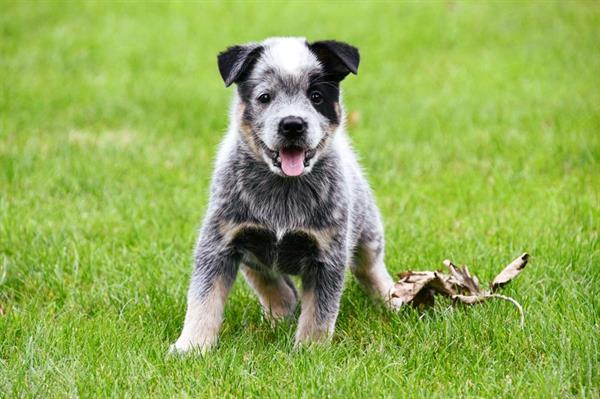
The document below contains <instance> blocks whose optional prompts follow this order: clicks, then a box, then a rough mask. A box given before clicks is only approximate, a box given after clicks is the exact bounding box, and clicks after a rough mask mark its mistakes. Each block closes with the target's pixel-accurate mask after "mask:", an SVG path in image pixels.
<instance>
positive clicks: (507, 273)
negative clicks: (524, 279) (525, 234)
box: [490, 252, 529, 291]
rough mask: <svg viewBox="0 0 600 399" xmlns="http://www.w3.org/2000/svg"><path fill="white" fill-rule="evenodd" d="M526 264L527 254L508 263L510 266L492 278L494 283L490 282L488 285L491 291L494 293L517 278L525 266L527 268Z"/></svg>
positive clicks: (527, 260)
mask: <svg viewBox="0 0 600 399" xmlns="http://www.w3.org/2000/svg"><path fill="white" fill-rule="evenodd" d="M527 262H529V254H528V253H527V252H525V253H523V255H521V256H519V257H518V258H517V259H515V260H513V261H512V262H510V264H509V265H508V266H506V267H505V268H504V269H503V270H502V271H501V272H500V274H498V275H497V276H496V278H494V281H492V284H491V285H490V287H491V288H492V291H496V290H497V289H498V288H500V287H502V286H503V285H505V284H508V283H509V282H510V281H511V280H512V279H514V278H515V277H517V276H518V275H519V273H521V271H523V269H524V268H525V266H527Z"/></svg>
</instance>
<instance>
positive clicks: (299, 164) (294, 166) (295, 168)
mask: <svg viewBox="0 0 600 399" xmlns="http://www.w3.org/2000/svg"><path fill="white" fill-rule="evenodd" d="M316 152H317V150H316V148H315V149H312V150H306V149H304V148H301V147H296V146H290V147H282V148H280V149H279V151H273V150H270V149H269V150H267V153H268V154H269V156H270V158H271V160H272V161H273V165H275V166H276V167H278V168H281V170H282V171H283V173H284V174H285V175H286V176H292V177H293V176H300V175H301V174H302V172H304V168H305V167H307V166H308V165H309V163H310V160H311V159H312V158H313V157H314V156H315V154H316Z"/></svg>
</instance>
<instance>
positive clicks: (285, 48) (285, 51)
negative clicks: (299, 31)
mask: <svg viewBox="0 0 600 399" xmlns="http://www.w3.org/2000/svg"><path fill="white" fill-rule="evenodd" d="M262 44H263V46H264V47H265V52H264V55H263V60H264V62H265V64H267V65H268V66H271V67H276V68H279V69H281V70H282V71H284V72H288V73H292V74H293V73H298V72H302V71H304V70H306V69H309V68H315V67H318V66H319V61H318V60H317V57H315V55H314V54H313V53H312V52H311V51H310V50H309V49H308V46H307V45H306V39H304V38H303V37H276V38H272V39H267V40H265V41H264V42H263V43H262Z"/></svg>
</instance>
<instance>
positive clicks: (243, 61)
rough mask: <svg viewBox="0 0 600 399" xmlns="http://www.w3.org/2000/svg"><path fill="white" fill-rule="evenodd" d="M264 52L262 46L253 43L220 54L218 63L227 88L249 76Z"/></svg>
mask: <svg viewBox="0 0 600 399" xmlns="http://www.w3.org/2000/svg"><path fill="white" fill-rule="evenodd" d="M262 50H263V48H262V46H260V45H258V44H254V43H252V44H246V45H243V46H232V47H229V48H228V49H227V50H225V51H222V52H220V53H219V55H218V56H217V62H218V64H219V72H220V73H221V77H222V78H223V81H224V82H225V87H229V86H231V84H232V83H237V82H239V81H240V80H242V79H243V78H244V77H245V76H247V75H248V73H249V72H250V69H251V67H252V65H253V64H254V62H255V61H256V60H257V59H258V57H259V56H260V53H261V52H262Z"/></svg>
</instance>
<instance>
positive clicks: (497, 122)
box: [0, 1, 600, 398]
mask: <svg viewBox="0 0 600 399" xmlns="http://www.w3.org/2000/svg"><path fill="white" fill-rule="evenodd" d="M272 35H302V36H307V37H308V38H310V39H323V38H337V39H340V40H345V41H348V42H350V43H353V44H355V45H357V46H358V47H359V48H360V49H361V54H362V63H361V68H360V71H359V75H358V76H351V77H349V78H348V79H347V80H346V81H345V82H344V88H345V93H344V97H345V102H346V108H347V109H348V110H350V111H357V112H358V113H359V115H360V120H359V122H358V123H357V124H353V125H352V126H351V128H350V135H351V136H352V139H353V142H354V144H355V147H356V149H357V151H358V152H359V153H360V155H361V158H362V162H363V165H364V168H365V170H366V172H367V174H368V176H369V180H370V182H371V184H372V187H373V189H374V191H375V193H376V196H377V200H378V203H379V205H380V207H381V211H382V213H383V217H384V222H385V228H386V239H387V241H386V261H387V264H388V267H389V269H390V270H391V271H392V272H394V273H395V272H398V271H400V270H405V269H407V268H412V269H416V270H418V269H432V268H438V267H442V266H441V261H442V260H443V259H445V258H451V259H453V260H454V261H455V262H457V263H465V264H468V265H470V267H471V270H472V271H473V272H475V274H477V275H478V276H479V277H480V278H481V279H482V280H483V281H489V280H490V279H491V278H492V277H493V276H494V275H495V273H496V272H498V271H499V270H500V269H501V268H502V267H503V266H504V265H505V264H506V263H508V262H509V261H511V260H512V259H513V258H514V257H516V256H518V255H519V254H521V253H522V252H524V251H528V252H529V253H530V254H531V255H532V261H531V264H530V266H528V268H527V269H526V271H525V272H524V273H523V274H522V275H521V276H519V278H518V279H517V280H516V281H514V282H513V283H511V285H509V286H508V287H507V288H506V289H504V290H503V293H506V294H507V295H511V296H513V297H514V298H516V299H517V300H518V301H520V302H521V303H522V304H523V306H524V308H525V312H526V326H525V328H524V329H523V330H520V329H519V318H518V314H517V313H516V311H515V310H514V308H513V307H512V306H511V305H510V304H508V303H505V302H501V301H498V302H491V303H488V304H485V305H482V306H478V307H473V308H462V307H456V308H451V307H449V302H448V301H444V300H442V301H439V302H438V303H437V304H436V306H435V307H434V308H433V309H432V310H431V311H428V312H426V313H423V314H420V313H419V312H417V311H415V310H413V309H408V308H407V309H405V310H404V311H402V312H400V313H398V314H391V313H388V312H387V311H385V309H383V308H382V306H380V305H378V304H374V303H373V302H372V301H370V300H369V299H368V298H367V297H366V296H365V295H364V294H363V293H362V292H361V291H360V289H359V287H358V285H357V283H356V282H355V281H354V280H353V279H352V278H348V279H347V281H346V288H345V293H344V297H343V300H342V306H341V312H340V316H339V319H338V325H337V330H336V332H335V336H334V342H333V344H332V345H330V346H322V347H320V346H317V347H310V348H305V349H303V350H300V351H294V350H293V348H292V345H293V333H294V328H295V325H296V322H295V321H290V322H287V323H284V324H282V325H280V326H277V327H275V328H271V327H270V326H269V324H268V323H267V322H266V321H265V320H264V319H263V316H262V315H261V311H260V306H259V303H258V301H257V300H256V298H255V297H254V296H253V295H252V293H251V291H250V289H249V288H248V287H247V286H246V284H245V283H244V281H243V280H242V279H241V278H240V279H238V281H237V282H236V285H235V287H234V290H233V292H232V295H231V297H230V299H229V301H228V304H227V308H226V312H225V322H224V325H223V329H222V333H221V341H220V344H219V346H218V347H217V348H216V350H215V351H213V352H212V353H210V354H209V355H207V356H206V357H204V358H201V357H199V358H184V359H179V358H171V357H167V356H165V353H166V351H167V348H168V345H169V344H170V343H171V342H173V341H174V340H175V339H176V338H177V336H178V333H179V331H180V328H181V326H182V321H183V316H184V311H185V293H186V290H187V286H188V279H189V276H190V272H191V258H192V256H191V255H192V249H193V245H194V241H195V239H196V231H197V227H198V226H199V222H200V220H201V218H202V216H203V214H204V211H205V208H206V204H207V196H208V185H209V182H210V175H211V169H212V162H213V157H214V154H215V150H216V147H217V145H218V143H219V140H220V138H221V137H222V134H223V132H224V130H225V128H226V123H227V112H228V107H229V101H230V97H231V94H232V91H233V89H227V90H226V89H224V87H223V86H224V85H223V82H222V81H221V78H220V76H219V74H218V71H217V66H216V54H217V52H218V51H220V50H222V49H224V48H225V47H226V46H228V45H230V44H234V43H239V42H246V41H251V40H261V39H262V38H264V37H267V36H272ZM0 84H1V86H0V87H1V91H0V279H1V280H0V281H1V282H0V306H1V311H0V313H1V315H0V397H14V396H17V397H18V396H24V397H78V396H82V397H105V396H118V397H148V396H157V397H165V396H166V397H172V396H182V397H198V396H204V397H209V396H214V397H222V396H236V397H248V396H257V397H288V396H290V397H404V396H406V397H432V396H433V397H442V396H443V397H455V398H460V397H515V398H522V397H544V398H545V397H549V396H550V397H561V398H562V397H598V396H599V395H600V373H599V372H598V368H599V366H600V356H599V348H598V336H599V335H600V317H599V316H600V292H599V291H600V290H599V285H600V278H599V277H600V276H599V275H600V248H599V245H598V230H599V229H598V228H599V226H600V210H599V209H600V204H599V202H600V201H599V192H600V167H599V160H600V6H599V4H598V3H596V2H591V1H590V2H578V1H569V2H550V1H545V2H537V3H525V2H514V3H506V2H496V3H479V2H477V3H476V2H455V1H447V2H427V3H423V4H416V3H401V4H391V3H375V4H367V3H358V4H354V3H352V4H351V3H327V4H319V3H312V2H311V3H309V2H297V3H293V4H284V3H281V4H276V3H254V4H252V3H246V2H244V3H196V4H194V3H174V4H153V5H148V4H144V3H141V2H139V3H133V2H130V3H109V2H92V3H88V2H86V3H83V4H79V3H64V4H63V3H58V2H50V1H48V2H35V3H34V2H7V1H2V3H1V4H0Z"/></svg>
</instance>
